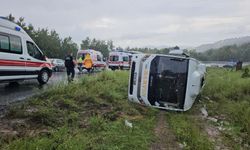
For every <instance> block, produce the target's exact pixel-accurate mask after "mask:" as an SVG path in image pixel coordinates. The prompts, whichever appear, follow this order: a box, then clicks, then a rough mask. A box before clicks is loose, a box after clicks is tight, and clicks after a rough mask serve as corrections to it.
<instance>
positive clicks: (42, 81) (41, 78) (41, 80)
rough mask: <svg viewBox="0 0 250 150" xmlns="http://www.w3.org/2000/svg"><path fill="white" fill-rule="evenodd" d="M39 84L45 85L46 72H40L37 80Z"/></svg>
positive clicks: (47, 74)
mask: <svg viewBox="0 0 250 150" xmlns="http://www.w3.org/2000/svg"><path fill="white" fill-rule="evenodd" d="M37 80H38V82H39V83H40V84H46V83H47V82H48V81H49V72H48V71H47V70H44V69H43V70H41V71H40V73H39V74H38V78H37Z"/></svg>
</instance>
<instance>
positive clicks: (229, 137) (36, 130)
mask: <svg viewBox="0 0 250 150" xmlns="http://www.w3.org/2000/svg"><path fill="white" fill-rule="evenodd" d="M241 74H242V72H241V71H238V72H235V71H230V70H224V69H221V68H220V69H215V68H214V69H213V68H209V69H208V72H207V76H206V85H205V87H204V89H203V91H202V93H201V96H200V97H199V98H198V100H199V101H198V100H196V103H195V104H194V106H193V107H192V108H191V110H189V111H188V112H183V113H176V112H168V113H167V116H166V117H167V118H166V120H167V122H168V123H169V125H170V128H171V129H172V130H173V132H174V133H175V135H176V137H177V140H178V142H180V143H182V144H184V145H185V149H197V150H198V149H214V146H215V145H214V143H213V142H211V139H209V137H208V135H207V134H206V133H205V131H204V125H205V123H208V122H206V121H204V120H201V118H199V117H197V115H200V111H199V109H200V108H201V107H203V106H204V105H205V106H206V108H207V111H208V113H209V116H212V117H215V118H218V119H219V121H218V122H217V123H211V125H214V126H215V127H218V126H222V127H223V128H225V129H226V130H225V131H222V134H221V136H223V137H222V138H223V140H224V141H223V142H224V144H225V145H227V146H229V147H232V148H233V149H239V148H242V147H243V145H244V144H250V78H245V79H242V78H241ZM127 87H128V72H126V71H114V72H111V71H110V72H109V71H106V72H102V73H100V74H97V75H94V76H84V77H83V78H82V79H80V80H79V82H77V83H73V84H69V85H61V84H59V85H57V86H54V87H51V88H49V89H48V90H47V91H46V92H44V93H42V94H41V95H40V96H35V97H33V98H31V99H30V100H28V101H26V102H25V103H23V104H18V105H16V106H13V107H11V108H10V110H9V113H8V114H7V115H6V117H5V118H3V119H5V120H9V121H10V122H9V124H10V127H11V128H12V129H13V130H15V131H17V132H18V136H13V137H5V136H2V137H0V149H21V150H22V149H25V150H26V149H147V148H149V147H150V144H151V143H152V142H155V140H156V137H155V135H154V133H153V132H154V127H155V125H156V118H155V117H156V116H157V115H156V114H157V113H158V111H157V110H155V109H151V108H149V107H142V106H139V105H137V104H132V103H130V102H128V100H127V89H128V88H127ZM17 119H19V120H23V121H24V122H25V124H24V125H23V124H18V123H16V124H13V123H11V121H12V120H17ZM124 120H129V121H131V122H132V123H133V128H129V127H126V126H125V125H124Z"/></svg>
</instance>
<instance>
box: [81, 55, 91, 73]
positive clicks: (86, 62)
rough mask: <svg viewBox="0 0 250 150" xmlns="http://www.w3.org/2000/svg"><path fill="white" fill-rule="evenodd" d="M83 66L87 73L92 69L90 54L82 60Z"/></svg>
mask: <svg viewBox="0 0 250 150" xmlns="http://www.w3.org/2000/svg"><path fill="white" fill-rule="evenodd" d="M83 65H84V68H85V69H87V71H88V73H90V70H91V69H92V67H93V61H92V59H91V57H90V54H88V53H87V54H86V56H85V58H84V60H83Z"/></svg>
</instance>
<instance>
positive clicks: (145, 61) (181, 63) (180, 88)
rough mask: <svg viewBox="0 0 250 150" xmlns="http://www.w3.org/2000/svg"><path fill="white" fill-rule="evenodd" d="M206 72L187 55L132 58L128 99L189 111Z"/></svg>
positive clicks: (145, 55) (140, 55)
mask: <svg viewBox="0 0 250 150" xmlns="http://www.w3.org/2000/svg"><path fill="white" fill-rule="evenodd" d="M205 72H206V67H205V65H204V64H201V63H200V62H199V61H197V60H195V59H194V58H190V57H188V56H184V55H179V56H177V55H160V54H150V55H147V54H136V55H133V57H132V65H131V69H130V79H129V90H128V97H129V100H130V101H132V102H136V103H139V104H142V105H147V106H152V107H156V108H160V109H168V110H175V111H186V110H188V109H190V108H191V107H192V105H193V103H194V101H195V99H196V96H197V95H198V94H199V92H200V90H201V89H202V87H203V85H204V80H205Z"/></svg>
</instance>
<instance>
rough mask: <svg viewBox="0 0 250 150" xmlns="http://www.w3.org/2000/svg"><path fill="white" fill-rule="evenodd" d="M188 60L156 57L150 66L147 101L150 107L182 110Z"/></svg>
mask: <svg viewBox="0 0 250 150" xmlns="http://www.w3.org/2000/svg"><path fill="white" fill-rule="evenodd" d="M187 72H188V59H184V58H175V57H169V56H156V57H155V58H154V59H153V60H152V62H151V66H150V76H149V84H148V85H149V90H148V100H149V101H150V103H151V105H161V106H166V104H167V105H168V106H169V105H171V106H174V107H176V108H183V105H184V101H185V94H186V83H187Z"/></svg>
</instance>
